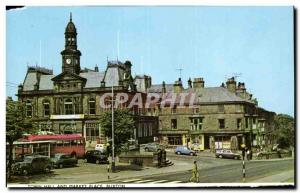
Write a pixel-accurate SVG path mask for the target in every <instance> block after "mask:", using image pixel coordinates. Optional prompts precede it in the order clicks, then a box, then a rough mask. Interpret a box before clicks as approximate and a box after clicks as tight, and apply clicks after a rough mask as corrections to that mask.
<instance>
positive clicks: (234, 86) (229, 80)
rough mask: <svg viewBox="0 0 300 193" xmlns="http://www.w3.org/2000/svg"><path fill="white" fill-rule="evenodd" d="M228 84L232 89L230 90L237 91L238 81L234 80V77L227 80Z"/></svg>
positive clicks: (229, 88) (228, 87)
mask: <svg viewBox="0 0 300 193" xmlns="http://www.w3.org/2000/svg"><path fill="white" fill-rule="evenodd" d="M226 86H227V89H228V90H229V91H230V92H233V93H235V91H236V82H235V80H234V77H231V78H229V79H228V80H227V82H226Z"/></svg>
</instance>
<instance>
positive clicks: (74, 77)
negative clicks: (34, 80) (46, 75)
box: [51, 71, 86, 81]
mask: <svg viewBox="0 0 300 193" xmlns="http://www.w3.org/2000/svg"><path fill="white" fill-rule="evenodd" d="M66 76H67V77H71V79H79V80H81V81H86V79H85V78H83V77H81V76H79V75H77V74H74V73H72V72H68V71H65V72H62V73H60V74H59V75H57V76H55V77H53V78H52V79H51V80H53V81H58V80H61V79H62V78H64V77H66Z"/></svg>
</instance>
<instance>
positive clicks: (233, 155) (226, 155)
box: [216, 149, 241, 159]
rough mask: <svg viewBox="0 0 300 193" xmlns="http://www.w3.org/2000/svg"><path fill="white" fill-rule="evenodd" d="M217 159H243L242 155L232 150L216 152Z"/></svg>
mask: <svg viewBox="0 0 300 193" xmlns="http://www.w3.org/2000/svg"><path fill="white" fill-rule="evenodd" d="M216 158H231V159H241V155H240V154H238V153H234V152H232V151H231V150H230V149H219V150H216Z"/></svg>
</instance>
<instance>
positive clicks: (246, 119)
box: [245, 117, 248, 128]
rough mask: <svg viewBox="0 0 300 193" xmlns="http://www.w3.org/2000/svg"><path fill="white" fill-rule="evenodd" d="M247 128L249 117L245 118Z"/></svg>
mask: <svg viewBox="0 0 300 193" xmlns="http://www.w3.org/2000/svg"><path fill="white" fill-rule="evenodd" d="M245 123H246V128H248V117H246V118H245Z"/></svg>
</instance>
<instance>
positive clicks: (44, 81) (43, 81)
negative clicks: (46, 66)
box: [39, 75, 55, 90]
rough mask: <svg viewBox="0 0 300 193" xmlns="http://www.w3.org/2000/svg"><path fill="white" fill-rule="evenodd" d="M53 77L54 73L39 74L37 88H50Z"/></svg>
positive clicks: (51, 87)
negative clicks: (38, 85)
mask: <svg viewBox="0 0 300 193" xmlns="http://www.w3.org/2000/svg"><path fill="white" fill-rule="evenodd" d="M53 77H55V75H41V78H40V87H39V90H52V89H53V82H52V80H51V79H52V78H53Z"/></svg>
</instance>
